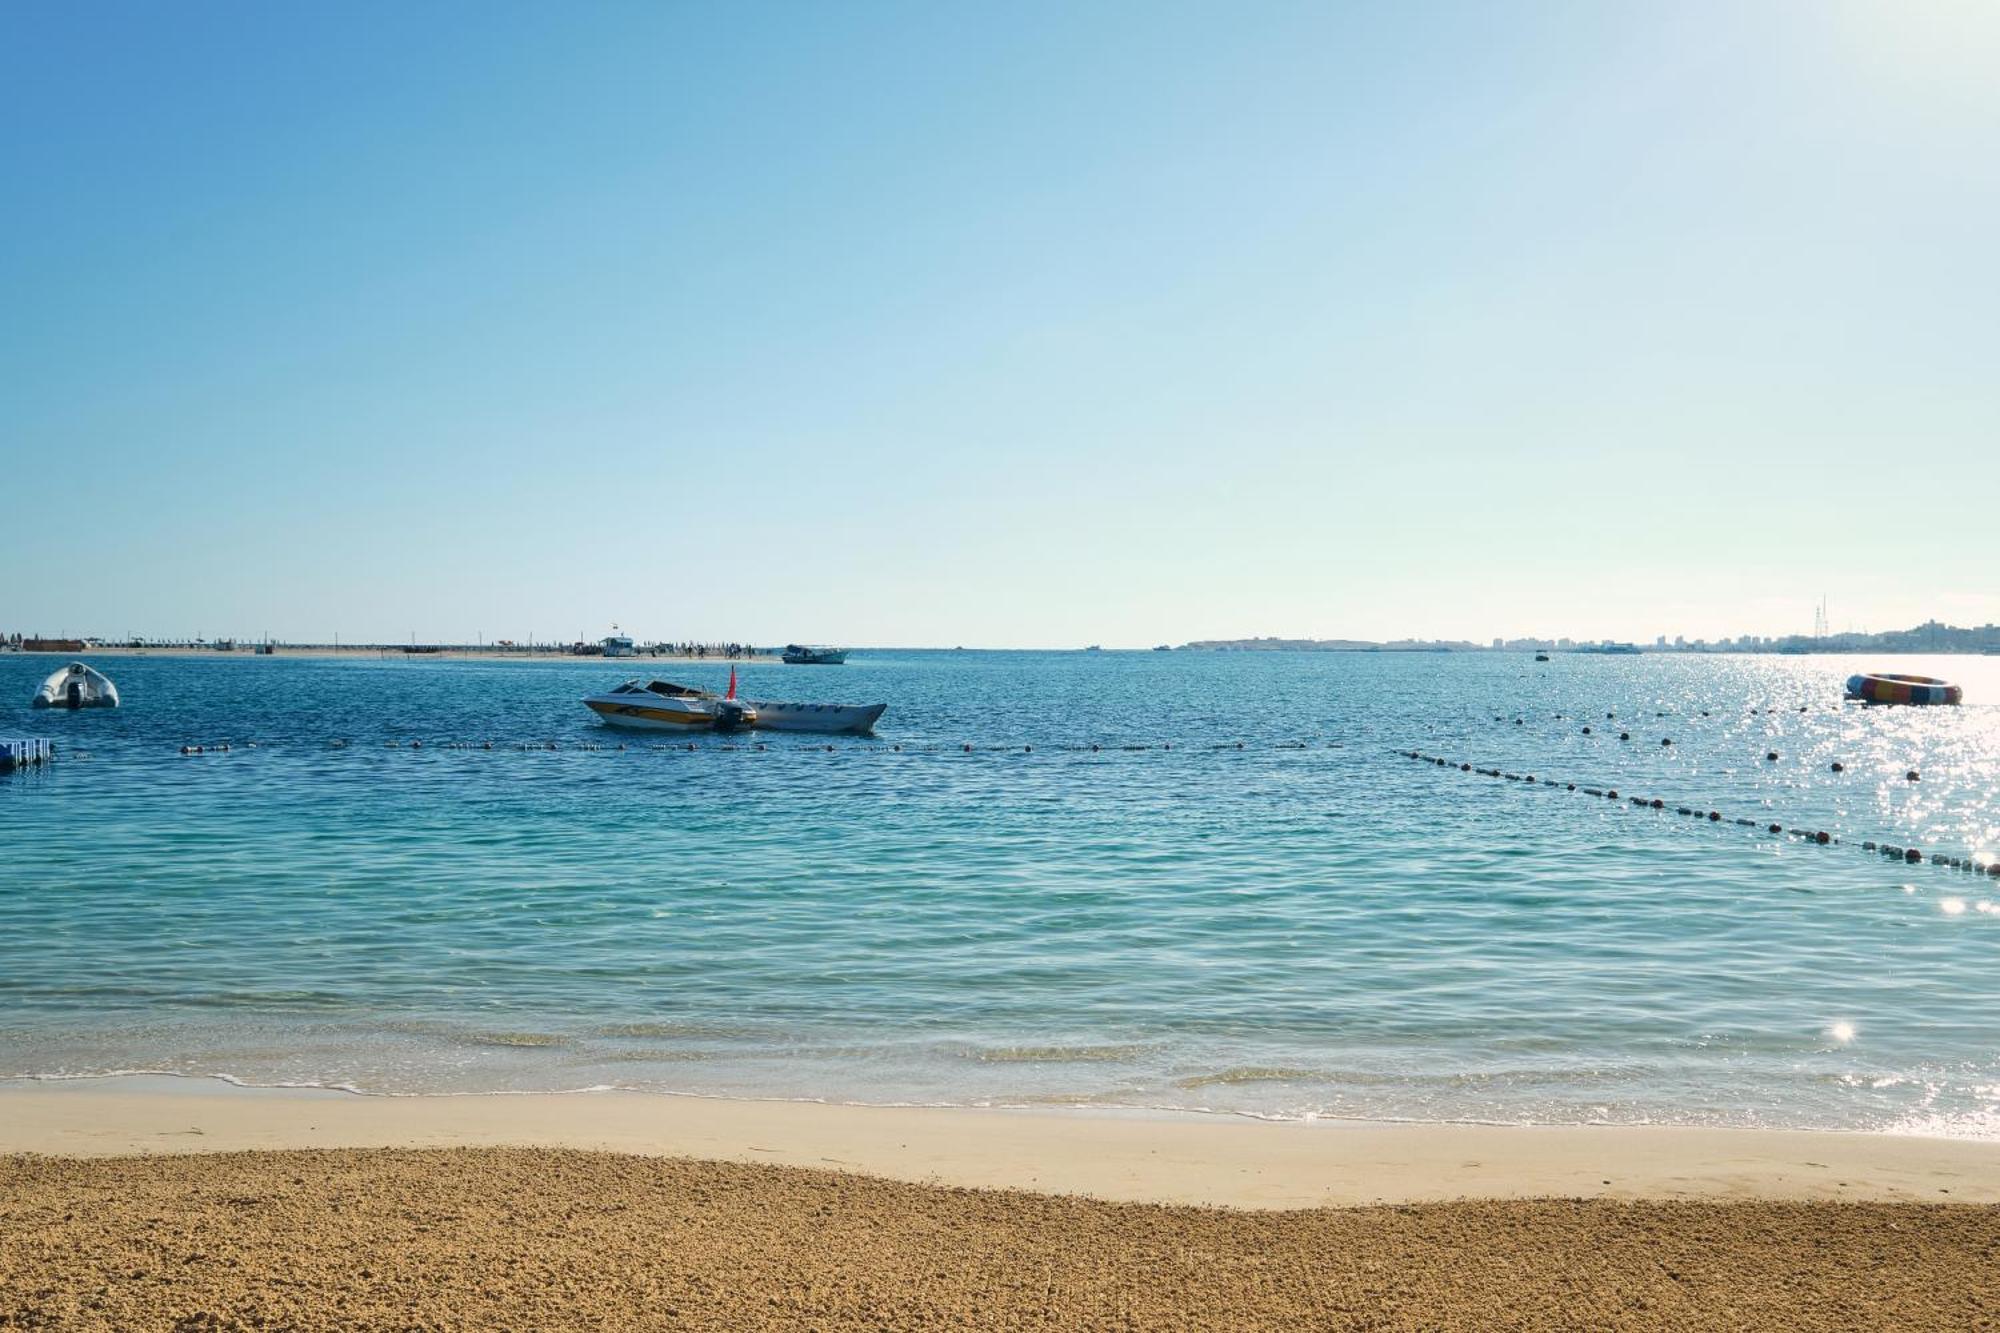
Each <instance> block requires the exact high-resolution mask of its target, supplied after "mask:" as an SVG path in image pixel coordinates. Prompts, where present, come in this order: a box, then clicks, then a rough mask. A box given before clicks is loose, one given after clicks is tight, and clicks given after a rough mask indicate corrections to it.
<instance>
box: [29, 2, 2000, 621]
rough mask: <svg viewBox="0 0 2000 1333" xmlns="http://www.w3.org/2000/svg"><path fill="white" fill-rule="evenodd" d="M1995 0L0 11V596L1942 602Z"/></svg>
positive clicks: (1986, 220) (1963, 534) (872, 604)
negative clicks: (0, 510) (0, 518)
mask: <svg viewBox="0 0 2000 1333" xmlns="http://www.w3.org/2000/svg"><path fill="white" fill-rule="evenodd" d="M1996 69H2000V5H1994V4H1991V3H1984V2H1983V0H1967V2H1966V3H1960V4H1936V5H1931V4H1924V3H1911V2H1909V0H1894V2H1885V3H1882V4H1879V5H1872V6H1871V5H1843V4H1837V3H1820V2H1817V0H1811V2H1808V0H1800V2H1799V3H1792V4H1763V3H1745V2H1741V0H1737V2H1730V3H1713V4H1680V5H1676V4H1665V3H1662V4H1650V5H1642V4H1605V3H1599V2H1597V0H1587V2H1580V3H1560V4H1559V3H1550V4H1516V5H1506V4H1493V3H1468V4H1462V5H1461V4H1447V3H1430V4H1415V5H1403V4H1390V3H1382V4H1376V5H1368V6H1359V5H1342V4H1336V3H1331V0H1323V2H1321V3H1308V4H1297V5H1293V4H1252V5H1245V4H1238V3H1213V4H1193V5H1190V4H1177V3H1168V2H1165V0H1146V2H1145V3H1132V4H1116V3H1089V2H1086V3H1081V4H1076V3H1049V4H1039V3H1008V4H990V5H973V4H938V3H935V2H933V0H921V2H919V3H910V4H863V3H834V4H808V3H797V4H786V5H779V4H745V5H734V4H705V5H700V6H694V5H674V4H667V3H644V4H631V5H610V4H597V5H574V6H572V5H559V4H552V3H540V4H533V5H527V4H507V3H490V2H488V0H481V2H480V3H463V4H458V3H436V2H427V3H417V4H409V3H393V4H391V3H341V4H333V3H324V4H319V5H316V6H314V5H306V4H264V3H231V4H215V3H199V2H198V0H197V2H194V3H186V4H158V3H145V4H136V5H120V4H111V3H104V4H98V3H93V4H88V5H64V4H39V3H36V4H30V3H27V2H26V0H11V2H9V3H3V4H0V113H3V114H0V198H3V199H4V206H0V464H4V471H0V477H4V493H5V495H6V496H7V503H6V504H5V506H4V508H5V511H6V521H5V522H4V523H0V574H4V577H0V628H7V629H28V630H38V631H43V632H59V631H71V632H97V633H106V634H122V633H126V632H137V633H150V634H181V633H187V634H193V633H208V634H223V633H229V634H238V635H250V636H258V635H262V634H265V633H270V634H274V635H277V636H279V637H283V638H293V639H325V638H327V637H329V636H331V635H332V634H334V633H336V632H338V633H339V634H340V635H341V637H342V638H344V639H357V640H358V639H366V638H382V639H403V638H407V637H408V636H409V635H410V634H411V633H412V632H415V633H416V634H417V635H418V636H419V637H422V638H428V639H469V638H471V637H472V636H473V635H474V634H476V633H477V634H484V635H485V636H486V637H487V638H489V639H490V638H494V637H515V638H518V637H521V636H523V635H525V634H526V633H528V632H529V631H531V630H532V631H533V632H534V633H535V634H536V635H537V636H538V637H545V638H546V637H558V636H561V637H570V636H574V635H576V634H578V633H588V634H592V635H595V634H600V633H603V632H605V631H606V630H607V628H608V626H609V624H610V623H611V622H612V621H614V620H616V621H618V622H620V623H621V624H623V625H624V626H625V627H626V628H627V629H628V630H630V631H632V632H634V633H637V634H639V635H641V636H644V637H654V636H660V637H675V638H683V637H699V638H723V637H737V638H748V639H753V640H757V641H782V640H786V639H793V638H803V639H827V640H834V641H839V642H850V643H905V644H921V643H928V644H954V643H966V644H979V645H996V646H1005V645H1023V646H1027V645H1072V644H1078V643H1084V642H1102V643H1106V644H1149V643H1153V642H1158V641H1164V640H1172V641H1176V642H1178V641H1181V640H1185V639H1189V638H1197V637H1221V636H1236V635H1249V634H1263V633H1269V634H1281V635H1325V636H1354V637H1390V636H1400V635H1418V636H1452V637H1458V636H1464V637H1470V638H1483V637H1488V636H1491V635H1494V634H1508V635H1513V634H1529V633H1547V634H1575V635H1589V636H1600V635H1603V636H1615V637H1619V638H1632V637H1639V636H1645V637H1650V636H1651V635H1652V634H1654V633H1656V632H1662V631H1664V632H1666V633H1668V634H1673V633H1685V634H1688V635H1690V636H1693V635H1697V634H1700V635H1715V634H1735V633H1740V632H1745V631H1754V632H1790V631H1798V630H1806V629H1809V628H1810V627H1811V619H1812V605H1813V603H1814V602H1815V601H1816V600H1817V599H1818V598H1819V597H1820V596H1821V595H1822V594H1824V595H1826V596H1827V597H1828V598H1829V601H1830V611H1831V616H1832V620H1833V623H1834V625H1835V627H1836V628H1846V627H1849V626H1853V627H1862V626H1866V627H1869V628H1876V629H1881V628H1888V627H1891V626H1896V625H1903V624H1908V623H1912V622H1915V621H1917V620H1921V619H1923V618H1925V617H1927V616H1930V615H1933V614H1936V615H1939V616H1941V617H1943V618H1945V619H1949V620H1957V621H1960V622H1964V621H1967V620H1971V621H1979V622H1983V621H1986V620H1992V619H2000V535H1996V534H2000V527H1996V510H1995V504H1996V497H1997V496H2000V240H1996V238H2000V77H1996V75H1995V73H1994V71H1995V70H1996Z"/></svg>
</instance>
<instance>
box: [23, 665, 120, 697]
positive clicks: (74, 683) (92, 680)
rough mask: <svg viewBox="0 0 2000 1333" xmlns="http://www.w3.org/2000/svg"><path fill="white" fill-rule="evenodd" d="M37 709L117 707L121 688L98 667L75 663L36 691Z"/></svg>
mask: <svg viewBox="0 0 2000 1333" xmlns="http://www.w3.org/2000/svg"><path fill="white" fill-rule="evenodd" d="M33 702H34V706H35V707H37V708H116V707H117V706H118V687H117V686H116V685H113V684H112V683H111V681H110V678H109V677H107V676H106V675H105V674H104V673H103V672H102V671H99V670H97V668H95V667H90V666H85V665H84V664H83V663H82V662H71V663H70V664H69V665H68V666H66V667H64V668H62V669H61V670H60V671H57V672H56V673H54V674H53V675H51V676H50V677H49V678H48V679H47V680H45V681H43V682H42V688H41V689H39V690H36V691H35V698H34V701H33Z"/></svg>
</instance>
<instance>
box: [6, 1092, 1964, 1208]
mask: <svg viewBox="0 0 2000 1333" xmlns="http://www.w3.org/2000/svg"><path fill="white" fill-rule="evenodd" d="M503 1147H505V1148H536V1149H571V1150H584V1151H598V1152H610V1153H615V1154H621V1155H632V1156H646V1157H669V1158H685V1159H693V1160H698V1161H708V1162H730V1163H764V1164H767V1165H778V1166H787V1167H808V1168H816V1169H833V1170H837V1171H842V1172H847V1173H851V1174H855V1175H860V1176H866V1177H870V1178H875V1179H882V1180H891V1181H900V1182H905V1183H912V1184H934V1185H946V1186H952V1187H960V1188H965V1187H971V1188H980V1189H1008V1190H1027V1191H1033V1192H1038V1193H1047V1194H1058V1195H1081V1196H1085V1197H1089V1198H1095V1199H1101V1200H1109V1201H1117V1202H1127V1203H1151V1204H1204V1205H1220V1206H1225V1207H1231V1208H1238V1209H1254V1210H1270V1209H1298V1208H1317V1207H1327V1206H1354V1205H1363V1204H1413V1203H1429V1202H1444V1201H1450V1200H1465V1199H1527V1198H1550V1197H1561V1198H1573V1199H1574V1198H1592V1199H1612V1200H1639V1199H1653V1200H1694V1199H1706V1200H1751V1199H1757V1200H1786V1201H1806V1200H1842V1201H1857V1200H1868V1201H1883V1202H1906V1203H1907V1202H1955V1203H1979V1204H1994V1203H2000V1143H1994V1142H1988V1141H1983V1140H1962V1139H1942V1138H1923V1137H1917V1136H1904V1135H1895V1134H1879V1133H1856V1132H1844V1131H1822V1130H1762V1129H1706V1128H1691V1127H1665V1126H1662V1127H1642V1126H1595V1125H1579V1126H1514V1125H1481V1124H1413V1123H1400V1122H1372V1121H1338V1120H1323V1121H1311V1122H1271V1121H1258V1120H1251V1119H1243V1118H1237V1117H1214V1116H1204V1115H1196V1114H1189V1113H1183V1114H1174V1113H1168V1112H1159V1113H1141V1112H1095V1111H1090V1110H1087V1109H1056V1108H1050V1109H1033V1110H1011V1109H1010V1110H987V1109H974V1108H956V1107H876V1106H853V1105H841V1104H828V1103H820V1102H788V1101H751V1100H732V1099H724V1098H707V1097H684V1096H674V1095H669V1094H660V1093H642V1092H622V1091H605V1092H561V1093H536V1094H504V1093H501V1094H486V1095H462V1096H410V1097H381V1096H369V1095H366V1094H360V1093H351V1092H344V1091H337V1090H330V1089H302V1088H254V1087H242V1086H237V1085H233V1084H229V1083H224V1082H220V1081H217V1080H211V1079H203V1078H186V1077H179V1076H172V1075H141V1076H115V1077H109V1078H103V1079H76V1080H50V1081H31V1080H10V1081H7V1082H5V1083H0V1154H9V1153H29V1154H39V1155H46V1156H50V1157H60V1158H71V1159H85V1158H90V1159H96V1158H107V1157H121V1156H154V1155H174V1156H181V1155H187V1154H197V1155H206V1154H214V1153H236V1152H280V1151H290V1150H300V1149H316V1150H317V1149H376V1150H380V1149H409V1148H467V1149H493V1148H503Z"/></svg>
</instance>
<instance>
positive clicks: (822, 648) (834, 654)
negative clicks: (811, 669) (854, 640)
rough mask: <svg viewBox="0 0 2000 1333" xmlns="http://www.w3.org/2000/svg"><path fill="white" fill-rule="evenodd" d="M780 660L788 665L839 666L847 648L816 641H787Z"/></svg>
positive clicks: (845, 657) (845, 658)
mask: <svg viewBox="0 0 2000 1333" xmlns="http://www.w3.org/2000/svg"><path fill="white" fill-rule="evenodd" d="M781 660H782V661H784V662H785V663H786V664H787V665H789V666H839V665H840V664H841V663H843V662H845V661H846V660H847V650H846V649H845V648H829V647H827V646H826V645H824V644H818V643H788V644H786V645H785V651H784V654H783V657H782V658H781Z"/></svg>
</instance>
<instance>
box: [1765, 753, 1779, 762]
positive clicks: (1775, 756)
mask: <svg viewBox="0 0 2000 1333" xmlns="http://www.w3.org/2000/svg"><path fill="white" fill-rule="evenodd" d="M1764 758H1766V759H1767V760H1770V761H1771V762H1772V763H1776V762H1777V759H1778V752H1777V751H1776V750H1766V751H1764Z"/></svg>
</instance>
